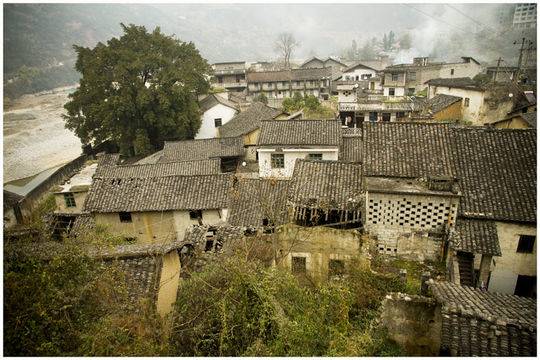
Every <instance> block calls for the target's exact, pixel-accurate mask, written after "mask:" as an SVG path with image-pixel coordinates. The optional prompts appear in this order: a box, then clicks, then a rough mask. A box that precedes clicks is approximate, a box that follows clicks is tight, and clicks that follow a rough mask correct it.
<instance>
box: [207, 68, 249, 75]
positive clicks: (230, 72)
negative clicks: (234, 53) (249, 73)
mask: <svg viewBox="0 0 540 360" xmlns="http://www.w3.org/2000/svg"><path fill="white" fill-rule="evenodd" d="M245 73H246V69H228V70H214V75H216V76H219V75H238V74H245Z"/></svg>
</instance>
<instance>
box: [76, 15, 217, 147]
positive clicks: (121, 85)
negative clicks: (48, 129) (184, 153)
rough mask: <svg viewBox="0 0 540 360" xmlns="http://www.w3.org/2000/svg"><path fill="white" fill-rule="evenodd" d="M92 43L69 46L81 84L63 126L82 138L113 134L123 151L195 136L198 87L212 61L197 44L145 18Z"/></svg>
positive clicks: (90, 140) (202, 88)
mask: <svg viewBox="0 0 540 360" xmlns="http://www.w3.org/2000/svg"><path fill="white" fill-rule="evenodd" d="M121 26H122V28H123V30H124V34H123V35H122V36H121V37H120V38H112V39H110V40H109V41H108V42H107V44H103V43H98V44H97V45H96V47H94V48H93V49H90V48H86V47H80V46H74V48H75V51H76V53H77V62H76V64H75V68H76V69H77V71H79V72H80V73H81V74H82V78H81V81H80V86H79V88H78V89H77V90H76V91H75V92H74V93H73V94H71V95H70V101H69V102H68V103H67V104H66V105H65V108H66V110H67V115H65V119H66V128H68V129H70V130H73V131H74V132H75V134H76V135H77V136H78V137H79V138H80V139H81V141H82V143H83V144H91V143H100V142H103V141H105V140H109V141H112V142H114V143H116V144H117V145H118V146H119V147H120V151H121V152H122V153H124V154H127V155H138V154H144V153H147V152H149V151H151V150H152V149H159V148H161V147H162V146H163V142H164V141H165V140H177V139H180V140H181V139H189V138H193V137H194V136H195V134H196V133H197V131H198V129H199V127H200V118H199V109H198V105H197V95H198V94H204V93H206V92H207V91H208V90H209V87H210V86H209V83H208V81H207V78H206V77H205V75H206V74H209V73H210V71H211V69H210V66H209V65H208V63H207V62H206V60H205V59H203V58H202V57H201V55H200V54H199V51H198V50H197V49H196V48H195V45H194V44H193V43H191V42H189V43H186V42H182V41H180V40H177V39H175V38H173V37H172V36H167V35H164V34H163V33H161V31H160V29H159V27H157V28H156V29H155V30H154V31H153V32H151V33H150V32H148V31H147V30H146V28H145V27H144V26H135V25H129V26H126V25H124V24H121Z"/></svg>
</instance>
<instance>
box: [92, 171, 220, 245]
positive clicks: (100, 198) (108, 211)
mask: <svg viewBox="0 0 540 360" xmlns="http://www.w3.org/2000/svg"><path fill="white" fill-rule="evenodd" d="M159 170H160V169H159V167H156V169H155V171H154V172H151V171H148V172H145V173H144V174H141V175H140V177H133V176H132V175H133V174H129V173H126V174H123V173H117V174H115V177H106V176H103V175H102V176H99V177H98V176H95V177H94V181H93V183H92V186H91V187H90V191H89V194H88V197H87V199H86V202H85V205H84V211H85V212H88V213H90V214H91V215H92V217H93V219H94V222H95V223H96V224H97V225H104V226H107V227H108V228H109V229H110V230H111V231H112V232H113V233H115V234H119V235H121V236H123V237H125V238H126V239H128V240H130V241H136V242H138V243H167V242H172V241H176V240H182V237H183V236H184V233H185V230H186V229H187V228H189V227H191V226H192V225H198V224H199V225H201V224H207V225H213V224H216V223H220V222H223V221H225V220H226V219H227V209H228V191H229V188H230V181H231V177H230V175H227V174H217V175H195V176H183V175H162V174H161V171H159Z"/></svg>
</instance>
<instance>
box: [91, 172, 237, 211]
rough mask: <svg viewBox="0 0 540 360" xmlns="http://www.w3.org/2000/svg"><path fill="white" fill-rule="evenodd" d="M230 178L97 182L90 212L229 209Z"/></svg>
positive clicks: (107, 180) (134, 179)
mask: <svg viewBox="0 0 540 360" xmlns="http://www.w3.org/2000/svg"><path fill="white" fill-rule="evenodd" d="M229 184H230V175H225V174H221V175H199V176H164V177H157V178H129V179H107V178H97V179H94V182H93V184H92V186H91V187H90V191H89V193H88V196H87V198H86V202H85V205H84V206H85V209H84V210H85V211H88V212H120V211H128V212H129V211H132V212H133V211H167V210H190V209H191V210H199V209H220V208H226V207H227V204H228V190H229Z"/></svg>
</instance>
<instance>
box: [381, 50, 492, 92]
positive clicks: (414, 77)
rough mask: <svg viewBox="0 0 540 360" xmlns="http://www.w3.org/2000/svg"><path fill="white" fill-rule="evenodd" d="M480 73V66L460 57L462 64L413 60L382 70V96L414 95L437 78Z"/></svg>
mask: <svg viewBox="0 0 540 360" xmlns="http://www.w3.org/2000/svg"><path fill="white" fill-rule="evenodd" d="M481 72H482V66H481V65H480V63H479V62H478V61H476V60H475V59H474V58H472V57H462V62H458V63H444V62H431V61H430V59H429V58H427V57H419V58H414V60H413V63H412V64H400V65H392V66H388V67H387V68H386V69H384V79H383V87H384V95H385V96H404V95H414V94H415V93H416V92H419V91H422V90H424V89H425V88H426V85H425V83H426V81H428V80H431V79H437V78H450V79H451V78H461V77H470V78H473V77H474V76H475V75H477V74H479V73H481Z"/></svg>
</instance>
